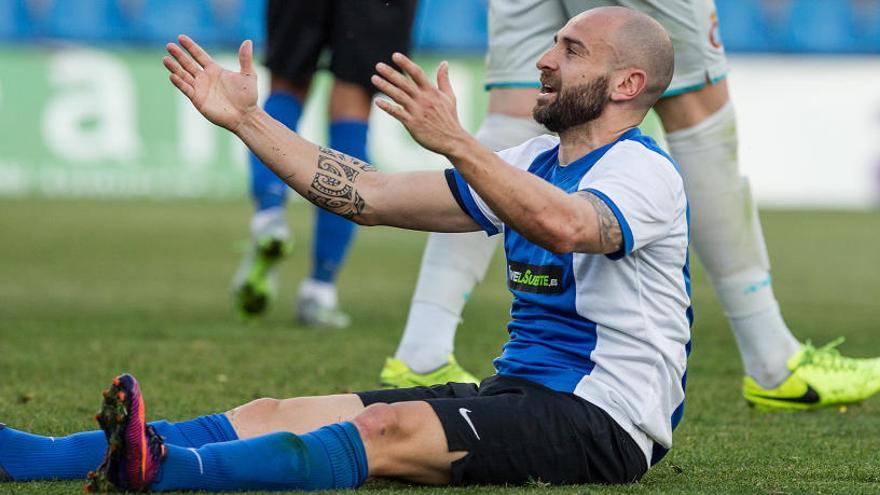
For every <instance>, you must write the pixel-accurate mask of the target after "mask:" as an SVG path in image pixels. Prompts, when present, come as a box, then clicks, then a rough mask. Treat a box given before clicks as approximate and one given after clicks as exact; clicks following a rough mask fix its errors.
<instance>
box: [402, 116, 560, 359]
mask: <svg viewBox="0 0 880 495" xmlns="http://www.w3.org/2000/svg"><path fill="white" fill-rule="evenodd" d="M546 133H547V130H546V129H544V127H543V126H541V125H540V124H538V123H537V122H535V121H534V120H532V119H531V118H526V117H510V116H507V115H502V114H497V113H491V114H489V115H487V116H486V119H485V120H484V121H483V124H482V125H481V126H480V129H479V130H478V131H477V134H476V137H477V140H479V141H480V143H482V144H483V145H484V146H486V147H488V148H490V149H492V150H503V149H507V148H512V147H514V146H516V145H518V144H521V143H523V142H525V141H527V140H529V139H531V138H533V137H535V136H540V135H542V134H546ZM498 242H499V239H498V237H487V236H486V234H484V233H483V232H472V233H467V234H431V235H429V236H428V243H427V245H426V246H425V253H424V255H423V256H422V266H421V269H420V270H419V280H418V282H417V283H416V290H415V293H414V294H413V298H412V303H411V304H410V308H409V316H408V317H407V320H406V327H405V328H404V330H403V337H402V338H401V340H400V344H399V345H398V347H397V352H396V353H395V354H394V357H395V358H397V359H400V360H401V361H403V362H404V363H405V364H406V365H407V366H408V367H409V368H410V369H411V370H413V371H414V372H416V373H428V372H431V371H434V370H436V369H437V368H439V367H441V366H443V365H444V364H446V363H447V360H448V359H449V355H450V354H451V353H452V351H453V346H454V341H455V330H456V328H457V327H458V324H459V323H460V322H461V313H462V311H463V310H464V305H465V302H466V301H467V299H468V297H469V296H470V293H471V291H473V290H474V287H475V286H476V285H477V283H479V282H480V281H481V280H482V279H483V277H485V276H486V270H487V269H488V268H489V262H490V261H491V260H492V254H493V253H495V249H496V248H497V246H498Z"/></svg>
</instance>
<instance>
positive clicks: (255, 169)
mask: <svg viewBox="0 0 880 495" xmlns="http://www.w3.org/2000/svg"><path fill="white" fill-rule="evenodd" d="M263 108H264V109H265V110H266V113H268V114H269V115H271V116H272V117H274V118H275V119H276V120H278V121H279V122H281V123H282V124H284V125H286V126H287V127H288V128H290V129H292V130H296V125H297V122H299V117H300V115H302V110H303V105H302V103H301V102H300V101H299V100H298V99H297V98H296V97H295V96H293V95H292V94H290V93H287V92H284V91H275V92H273V93H272V94H270V95H269V98H268V99H267V100H266V103H265V104H264V105H263ZM248 158H249V159H250V164H251V195H252V196H253V198H254V202H255V203H256V205H257V210H258V211H260V210H265V209H268V208H274V207H278V206H284V203H285V202H286V201H287V184H285V183H284V181H283V180H281V179H280V178H279V177H278V176H277V175H275V174H274V173H273V172H272V171H271V170H269V169H268V168H267V167H266V166H265V165H263V162H261V161H260V159H259V158H257V156H256V155H254V154H253V153H250V152H249V153H248Z"/></svg>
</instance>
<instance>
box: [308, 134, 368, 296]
mask: <svg viewBox="0 0 880 495" xmlns="http://www.w3.org/2000/svg"><path fill="white" fill-rule="evenodd" d="M330 147H331V148H333V149H335V150H337V151H341V152H343V153H345V154H346V155H349V156H352V157H354V158H357V159H358V160H363V161H367V123H366V122H363V121H359V120H340V121H336V122H333V123H331V124H330ZM356 230H357V225H356V224H355V223H354V222H352V221H351V220H347V219H345V218H343V217H341V216H339V215H336V214H334V213H330V212H329V211H326V210H323V209H321V208H317V209H316V214H315V234H314V237H313V243H314V244H313V246H312V255H313V260H312V275H311V277H312V278H313V279H315V280H319V281H322V282H334V281H335V280H336V275H337V274H338V273H339V268H340V267H341V266H342V263H343V262H344V261H345V255H346V254H347V253H348V249H349V247H351V242H352V240H353V239H354V234H355V231H356Z"/></svg>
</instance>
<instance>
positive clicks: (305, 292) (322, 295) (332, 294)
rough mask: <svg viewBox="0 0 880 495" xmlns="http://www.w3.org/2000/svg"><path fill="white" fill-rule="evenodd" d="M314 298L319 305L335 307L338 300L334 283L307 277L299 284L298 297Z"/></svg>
mask: <svg viewBox="0 0 880 495" xmlns="http://www.w3.org/2000/svg"><path fill="white" fill-rule="evenodd" d="M306 297H308V298H311V299H315V300H316V301H317V302H318V304H319V305H320V306H321V307H324V308H335V307H336V304H337V302H338V299H337V294H336V285H334V284H333V283H331V282H321V281H319V280H314V279H311V278H307V279H305V280H303V281H302V284H300V286H299V298H300V299H304V298H306Z"/></svg>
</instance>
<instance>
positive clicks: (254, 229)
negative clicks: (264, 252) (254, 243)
mask: <svg viewBox="0 0 880 495" xmlns="http://www.w3.org/2000/svg"><path fill="white" fill-rule="evenodd" d="M251 237H252V238H253V239H254V240H258V239H264V238H267V237H269V238H272V239H285V240H286V239H289V238H290V228H289V227H288V226H287V220H286V219H285V217H284V207H283V206H277V207H274V208H266V209H264V210H258V211H256V212H254V215H253V216H252V217H251Z"/></svg>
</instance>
